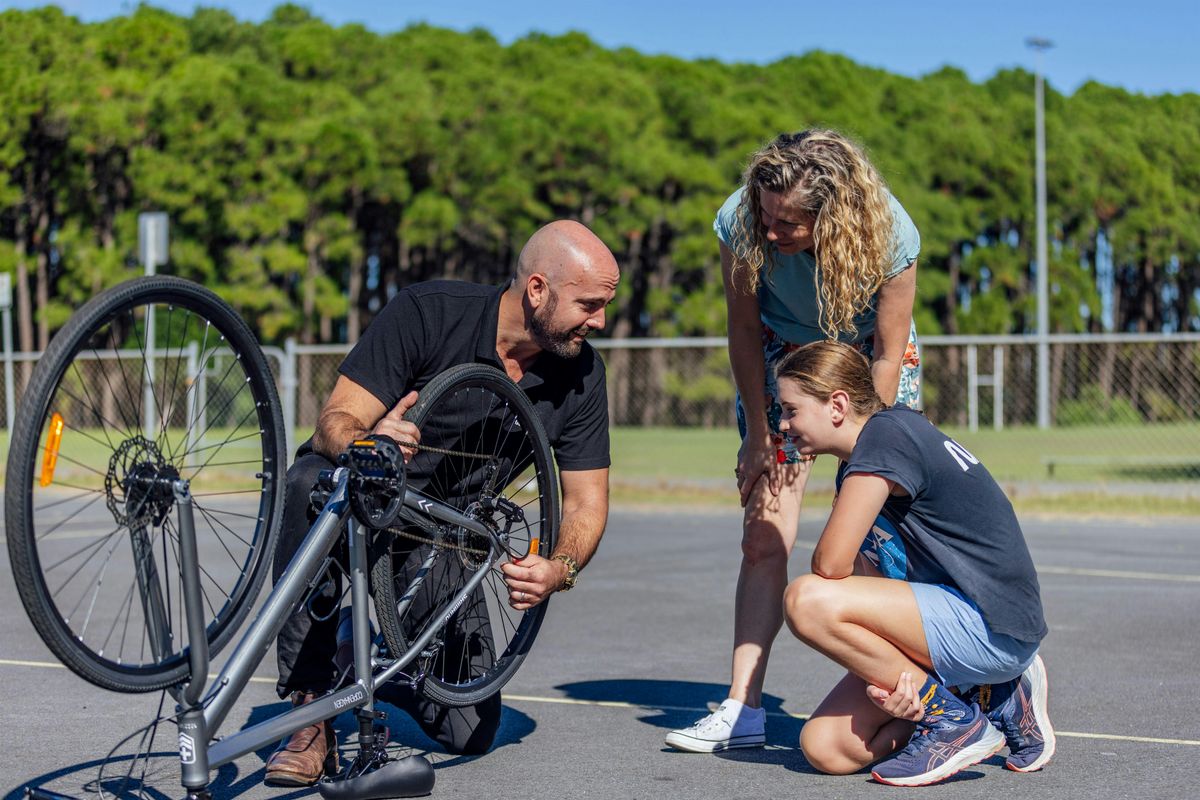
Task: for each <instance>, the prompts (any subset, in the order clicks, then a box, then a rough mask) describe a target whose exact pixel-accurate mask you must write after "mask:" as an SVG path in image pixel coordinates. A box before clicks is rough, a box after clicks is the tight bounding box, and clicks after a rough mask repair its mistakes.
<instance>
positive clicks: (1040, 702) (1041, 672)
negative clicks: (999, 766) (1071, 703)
mask: <svg viewBox="0 0 1200 800" xmlns="http://www.w3.org/2000/svg"><path fill="white" fill-rule="evenodd" d="M1030 668H1031V669H1032V670H1033V675H1032V676H1031V678H1030V685H1031V687H1032V692H1031V694H1032V695H1033V696H1032V699H1031V702H1032V703H1033V718H1034V719H1035V720H1037V724H1038V729H1039V730H1040V731H1041V732H1042V741H1043V746H1042V754H1041V755H1040V756H1038V757H1037V758H1036V759H1035V760H1034V761H1033V763H1031V764H1030V765H1029V766H1026V767H1017V766H1013V764H1012V762H1011V761H1005V762H1004V766H1005V767H1007V768H1008V769H1011V770H1012V771H1013V772H1037V771H1038V770H1039V769H1041V768H1042V767H1044V766H1046V765H1047V764H1049V763H1050V758H1051V757H1052V756H1053V755H1054V748H1055V745H1056V742H1055V738H1054V728H1053V727H1052V726H1051V725H1050V714H1049V711H1048V700H1049V697H1050V679H1049V678H1048V677H1047V676H1046V665H1045V664H1044V663H1042V657H1041V656H1040V655H1038V656H1034V657H1033V663H1032V664H1031V665H1030ZM1010 757H1011V756H1010Z"/></svg>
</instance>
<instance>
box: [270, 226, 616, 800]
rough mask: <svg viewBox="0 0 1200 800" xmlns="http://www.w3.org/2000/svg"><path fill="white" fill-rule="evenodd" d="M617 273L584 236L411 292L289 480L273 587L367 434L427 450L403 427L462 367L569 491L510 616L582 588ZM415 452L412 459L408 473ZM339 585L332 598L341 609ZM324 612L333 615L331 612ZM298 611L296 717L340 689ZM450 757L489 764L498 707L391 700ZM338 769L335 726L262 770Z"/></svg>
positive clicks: (290, 778) (289, 774) (535, 247)
mask: <svg viewBox="0 0 1200 800" xmlns="http://www.w3.org/2000/svg"><path fill="white" fill-rule="evenodd" d="M619 277H620V275H619V271H618V268H617V262H616V259H614V258H613V255H612V253H611V252H610V251H609V249H608V248H607V247H606V246H605V245H604V243H603V242H601V241H600V239H599V238H597V237H596V236H595V235H594V234H593V233H592V232H591V231H589V230H588V229H587V228H585V227H584V226H583V225H580V224H579V223H577V222H571V221H566V220H560V221H557V222H552V223H550V224H549V225H546V226H545V227H543V228H542V229H540V230H539V231H537V232H536V233H535V234H534V235H533V236H532V237H530V239H529V241H528V242H527V243H526V245H525V247H524V248H523V249H522V250H521V255H520V257H519V258H518V262H517V274H516V277H515V278H514V279H513V280H512V281H511V282H510V283H509V284H507V285H506V286H504V287H501V288H498V289H497V288H493V287H486V286H478V285H475V284H470V283H463V282H455V281H430V282H428V283H423V284H416V285H414V286H410V287H408V288H407V289H405V290H403V291H401V292H400V293H398V294H397V295H396V297H394V298H393V299H392V300H391V301H390V302H389V303H388V305H387V306H386V307H385V308H384V310H383V311H382V312H381V313H380V315H379V317H378V318H377V319H375V320H374V322H372V324H371V326H370V327H369V328H368V329H367V331H366V333H365V334H364V336H363V338H362V340H361V341H360V342H359V343H358V344H357V345H355V347H354V349H353V350H352V351H351V353H350V355H348V356H347V357H346V360H345V361H344V362H343V363H342V365H341V367H340V368H339V372H340V373H341V375H340V376H339V378H338V381H337V384H336V385H335V386H334V389H333V393H332V394H331V395H330V397H329V399H328V401H327V402H326V404H325V407H324V408H323V409H322V411H321V415H320V418H319V419H318V421H317V429H316V432H315V434H314V435H313V438H312V439H311V440H310V441H309V442H307V443H305V444H304V445H302V446H301V447H300V449H299V452H298V453H297V458H296V462H295V464H293V465H292V468H291V469H289V470H288V479H287V496H286V499H285V502H284V520H283V527H282V532H281V536H280V539H281V541H280V544H279V548H278V550H277V552H276V555H275V568H274V577H275V580H276V581H277V580H278V579H279V577H280V575H281V574H282V572H283V570H284V569H285V568H286V566H287V564H288V562H289V561H290V560H291V558H292V555H293V554H294V553H295V552H296V550H297V549H298V548H299V545H300V543H301V542H302V541H303V539H304V536H305V534H306V533H307V531H308V527H309V517H308V505H309V493H310V491H311V489H312V487H313V485H314V483H315V482H316V477H317V474H318V473H319V472H320V471H321V470H322V469H329V468H330V466H331V464H332V461H333V460H334V459H336V457H337V455H338V454H339V453H341V452H342V451H343V450H344V449H345V448H346V447H347V445H349V443H350V442H351V441H353V440H355V439H358V438H362V437H363V436H366V435H371V434H384V435H387V436H390V437H392V438H393V439H395V440H396V441H411V442H419V441H420V431H418V430H417V429H416V426H414V425H413V424H412V423H411V422H407V421H405V420H404V419H403V417H404V413H405V412H406V411H408V409H410V408H411V407H412V406H413V405H414V404H415V403H416V401H417V396H418V393H419V392H420V391H421V389H422V388H423V387H424V386H425V385H426V384H427V383H428V382H429V381H430V380H431V379H432V378H433V377H434V376H435V375H437V374H438V373H440V372H442V371H443V370H445V369H447V368H449V367H451V366H454V365H456V364H463V363H471V362H481V363H486V364H493V365H494V366H496V367H498V368H500V369H502V370H503V371H504V372H506V373H507V374H508V376H509V377H510V378H512V379H513V381H515V382H516V383H517V384H518V385H519V386H520V387H521V388H522V389H523V390H525V392H526V394H527V395H529V397H530V399H531V400H532V401H533V403H534V407H535V410H536V412H537V413H538V416H539V417H540V419H541V421H542V422H543V424H544V427H545V429H546V431H547V435H548V436H549V438H550V444H551V447H552V448H553V451H554V457H555V461H556V463H557V466H558V468H559V474H560V480H561V484H562V522H561V525H560V527H559V541H558V544H557V547H556V548H555V551H554V552H553V553H552V554H551V556H550V558H542V557H539V556H537V555H530V556H528V557H526V558H524V559H522V560H521V563H520V564H513V563H504V564H502V566H501V569H502V571H503V573H504V576H505V582H506V584H507V588H508V590H509V603H510V605H512V607H513V608H515V609H518V610H522V609H527V608H531V607H533V606H535V605H537V604H539V603H541V602H543V601H544V600H545V599H546V598H547V597H549V596H550V595H551V594H553V593H554V592H556V591H558V590H560V589H562V588H564V587H567V588H569V586H570V585H572V584H573V583H574V578H575V575H576V573H577V572H578V570H579V569H582V568H583V567H584V566H585V565H586V564H587V562H588V560H589V559H590V558H591V557H592V555H593V554H594V553H595V551H596V547H597V545H598V544H599V542H600V537H601V535H602V534H603V532H604V526H605V522H606V520H607V517H608V467H609V450H608V403H607V399H606V395H605V381H604V365H603V362H601V360H600V358H599V356H598V355H597V354H596V352H595V351H594V350H593V349H592V348H591V346H589V345H588V344H587V343H586V341H585V339H586V338H587V336H588V335H589V334H591V333H593V332H595V331H598V330H601V329H602V328H603V327H604V313H605V307H606V306H607V305H608V303H609V302H611V301H612V299H613V296H614V294H615V292H616V288H617V281H618V279H619ZM410 456H411V452H406V453H405V457H406V459H407V458H409V457H410ZM339 584H340V581H338V580H337V578H336V576H334V577H333V579H332V580H331V581H330V582H329V585H327V587H326V589H325V592H324V593H323V594H324V595H325V597H326V598H327V599H328V600H330V601H331V602H334V603H336V602H337V598H339V597H340V585H339ZM326 605H328V604H326ZM317 616H325V615H310V614H309V613H308V610H307V609H306V608H301V609H300V610H298V611H297V612H296V613H295V614H293V616H292V618H291V619H290V620H289V621H288V623H287V624H286V625H285V627H284V628H283V630H282V631H281V632H280V634H279V641H278V659H279V683H278V687H277V689H278V692H279V695H280V697H288V696H290V697H291V699H292V702H293V703H294V704H301V703H304V702H308V701H309V700H311V699H313V698H315V697H319V696H321V695H322V694H324V693H326V692H327V691H329V690H330V689H332V688H334V687H333V682H334V681H335V680H336V678H337V675H336V674H335V669H334V667H333V655H334V651H335V648H336V626H337V620H336V617H337V615H336V614H329V615H328V618H325V619H317V618H316V617H317ZM385 696H386V697H387V699H388V700H389V701H394V702H396V703H397V704H398V705H400V706H401V707H402V708H404V710H405V711H407V712H408V713H409V714H411V715H412V716H413V718H414V719H415V720H416V721H417V723H418V724H420V726H421V728H422V729H423V730H424V731H425V732H426V733H427V734H428V735H429V736H430V737H431V738H433V739H435V740H436V741H437V742H438V743H440V744H441V745H442V746H443V747H445V748H446V750H447V751H449V752H451V753H456V754H458V753H467V754H479V753H484V752H486V751H487V750H488V749H489V748H490V747H491V744H492V741H493V739H494V738H495V734H496V730H497V728H498V727H499V723H500V696H499V695H495V696H493V697H492V698H490V699H489V700H486V701H484V702H482V703H480V704H478V705H476V706H474V707H470V708H447V707H443V706H439V705H438V704H435V703H433V702H431V701H429V700H427V699H425V698H423V697H421V696H419V695H415V694H414V693H413V692H411V691H410V690H407V689H405V688H403V687H402V688H400V689H397V690H396V691H395V692H393V693H392V694H391V695H387V694H385ZM335 768H336V741H335V739H334V735H333V729H332V726H331V725H330V724H329V723H328V722H325V723H321V724H320V725H312V726H310V727H308V728H304V729H302V730H300V731H298V732H297V733H295V734H293V735H292V737H291V738H290V739H289V740H288V741H286V742H284V743H283V744H282V745H281V746H280V749H279V750H277V751H276V752H275V753H274V754H273V755H272V756H271V758H270V760H269V761H268V762H267V770H266V780H267V782H268V783H271V784H275V785H284V786H305V785H311V784H313V783H316V782H317V781H318V780H319V779H320V778H321V776H322V774H324V773H325V772H326V770H327V769H335Z"/></svg>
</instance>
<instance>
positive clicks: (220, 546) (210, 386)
mask: <svg viewBox="0 0 1200 800" xmlns="http://www.w3.org/2000/svg"><path fill="white" fill-rule="evenodd" d="M151 337H152V338H151ZM149 341H152V342H153V347H151V346H149V345H148V344H147V342H149ZM14 422H15V424H14V425H13V430H12V440H11V447H10V450H9V454H8V473H7V474H8V480H7V486H6V487H5V523H6V525H7V538H8V552H9V557H10V559H11V561H12V567H13V574H14V577H15V578H16V584H17V590H18V592H19V593H20V596H21V601H22V602H23V603H24V605H25V610H26V611H27V612H28V614H29V618H30V620H31V621H32V622H33V626H34V628H36V629H37V632H38V634H39V635H40V636H41V637H42V640H43V641H45V643H46V645H47V646H48V647H49V648H50V649H51V650H52V651H53V652H54V654H55V655H56V656H58V658H59V659H61V660H62V662H63V663H64V664H65V665H66V666H68V667H69V668H70V669H72V670H73V671H74V672H76V673H77V674H79V675H80V676H81V677H83V678H85V679H86V680H88V681H90V682H92V683H94V684H96V685H98V686H102V687H104V688H106V689H113V690H116V691H123V692H143V691H153V690H156V689H161V688H165V687H167V686H170V685H173V684H177V683H179V682H180V681H181V680H183V679H185V677H186V675H187V671H188V660H187V648H188V634H187V625H186V620H185V618H184V609H183V604H182V596H183V595H182V589H181V587H182V580H181V577H180V573H179V559H178V523H177V519H176V514H175V509H174V506H175V500H174V495H173V493H172V491H171V490H170V481H172V480H174V479H176V478H183V479H186V480H188V481H189V482H190V487H191V494H192V498H193V507H194V516H195V523H196V536H197V544H198V552H199V561H200V581H201V587H202V597H203V602H204V612H205V614H206V615H207V638H208V646H209V648H210V650H211V651H212V652H213V653H215V652H216V651H217V650H219V649H220V647H221V646H222V645H223V644H225V642H226V641H228V639H229V638H230V637H231V636H232V635H233V633H234V631H235V630H236V629H237V627H238V625H239V623H240V622H241V621H242V619H243V618H244V617H245V615H246V613H247V612H248V611H249V610H250V606H251V605H252V604H253V601H254V598H255V596H256V594H257V593H258V590H259V588H260V587H261V586H262V582H263V578H264V577H265V576H266V572H267V567H268V565H269V564H270V561H271V558H270V556H271V548H272V547H273V545H274V542H275V538H276V537H275V532H276V530H277V528H278V526H279V518H280V516H281V515H280V511H281V510H282V505H283V488H284V481H283V472H284V468H285V466H286V462H285V460H284V440H283V420H282V415H281V413H280V410H279V398H278V395H277V394H276V391H275V383H274V380H273V378H272V377H271V373H270V370H269V368H268V367H267V363H266V359H265V358H264V357H263V354H262V351H261V350H260V349H259V347H258V344H257V342H256V341H255V339H254V336H253V334H252V333H251V332H250V329H249V328H248V327H247V326H246V323H245V322H243V321H242V319H241V318H240V317H239V316H238V315H237V314H236V313H235V312H234V311H233V310H232V309H231V308H230V307H229V306H228V305H226V304H225V303H224V302H223V301H222V300H221V299H220V298H218V297H217V296H216V295H215V294H213V293H212V292H210V291H208V290H207V289H205V288H203V287H201V286H198V285H196V284H193V283H189V282H188V281H185V280H181V279H179V278H172V277H148V278H139V279H136V280H132V281H129V282H127V283H124V284H122V285H120V286H116V287H113V288H112V289H109V290H107V291H105V292H102V293H101V294H99V295H97V296H96V297H95V298H93V299H92V300H91V301H90V302H88V303H87V304H86V305H84V306H83V307H82V308H80V309H79V310H78V311H77V312H76V313H75V314H74V315H73V316H72V317H71V319H70V321H69V322H68V323H67V324H66V326H64V327H63V329H62V330H61V331H60V332H59V333H58V335H57V336H55V338H54V340H53V341H51V343H50V346H49V347H48V348H47V350H46V352H45V354H44V356H43V357H42V359H41V360H40V361H39V362H38V364H37V366H36V368H35V369H34V371H33V374H32V376H31V379H30V382H29V385H28V387H27V389H26V392H25V394H24V396H23V397H22V399H21V410H20V413H19V414H18V415H17V416H16V420H15V421H14Z"/></svg>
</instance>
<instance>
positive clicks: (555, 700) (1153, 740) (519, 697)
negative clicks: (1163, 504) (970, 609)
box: [0, 658, 1200, 747]
mask: <svg viewBox="0 0 1200 800" xmlns="http://www.w3.org/2000/svg"><path fill="white" fill-rule="evenodd" d="M0 666H5V667H38V668H42V669H45V668H50V669H66V667H64V666H63V665H62V664H58V663H55V662H53V661H22V660H20V659H15V658H0ZM208 677H209V680H212V679H214V678H216V677H217V676H216V675H209V676H208ZM250 682H251V683H275V682H276V681H275V679H274V678H261V677H253V678H251V679H250ZM504 699H505V700H509V701H513V702H518V703H551V704H554V705H562V706H593V707H599V708H623V709H630V710H635V711H691V712H694V713H697V714H706V713H708V712H709V711H710V710H711V709H708V708H697V707H695V706H660V705H653V706H646V705H639V704H637V703H627V702H625V701H623V700H577V699H575V698H573V697H538V696H537V695H531V694H505V695H504ZM767 716H768V717H789V718H791V719H808V717H809V715H808V714H792V713H790V712H787V711H768V712H767ZM1054 732H1055V733H1056V734H1057V735H1059V736H1066V737H1068V738H1074V739H1107V740H1109V741H1114V742H1141V743H1143V744H1178V745H1187V746H1189V747H1200V740H1196V739H1162V738H1158V737H1154V736H1123V735H1120V734H1115V733H1077V732H1075V731H1060V730H1055V731H1054Z"/></svg>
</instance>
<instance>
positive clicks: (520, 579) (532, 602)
mask: <svg viewBox="0 0 1200 800" xmlns="http://www.w3.org/2000/svg"><path fill="white" fill-rule="evenodd" d="M500 571H501V572H503V573H504V583H505V584H507V585H508V604H509V605H510V606H512V607H513V608H515V609H516V610H517V611H525V610H526V609H530V608H533V607H534V606H536V605H537V604H538V603H540V602H542V601H543V600H545V599H546V598H547V597H549V596H550V595H552V594H554V593H555V592H557V591H558V590H559V589H560V588H562V585H563V581H565V580H566V579H567V565H566V564H564V563H563V562H561V561H557V560H553V559H546V558H542V557H541V556H539V555H535V554H530V555H527V556H525V557H524V558H522V559H521V560H520V562H519V563H516V562H512V561H506V562H504V563H503V564H501V565H500Z"/></svg>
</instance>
